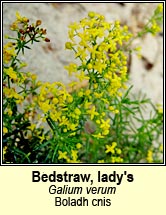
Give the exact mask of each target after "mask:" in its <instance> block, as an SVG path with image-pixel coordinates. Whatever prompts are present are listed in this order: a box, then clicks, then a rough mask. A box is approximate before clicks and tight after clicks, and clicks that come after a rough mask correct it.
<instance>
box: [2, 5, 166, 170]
mask: <svg viewBox="0 0 166 215" xmlns="http://www.w3.org/2000/svg"><path fill="white" fill-rule="evenodd" d="M3 3H157V4H159V3H163V110H164V112H163V120H164V121H163V143H164V144H163V163H160V164H155V163H153V164H145V163H131V164H130V163H129V164H127V163H125V164H108V163H104V164H96V163H94V164H93V163H92V164H89V163H88V164H86V163H83V164H82V163H81V164H70V163H69V164H3V162H2V161H3V159H2V158H3V150H2V148H3V147H2V133H3V129H2V128H3V121H2V119H3V116H2V104H3V101H2V92H3V87H2V86H3V84H2V75H1V85H0V86H1V88H0V89H1V124H0V127H1V136H0V137H1V146H0V149H1V153H0V166H166V164H165V160H166V159H165V156H166V155H165V150H166V149H165V49H164V48H165V1H48V2H47V1H40V2H38V1H1V29H2V30H1V56H3V55H2V53H3ZM2 65H3V61H2V57H1V72H2Z"/></svg>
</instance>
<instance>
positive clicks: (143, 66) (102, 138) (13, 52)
mask: <svg viewBox="0 0 166 215" xmlns="http://www.w3.org/2000/svg"><path fill="white" fill-rule="evenodd" d="M163 10H164V3H163V2H162V3H161V2H140V3H139V2H107V3H106V2H82V1H81V2H75V1H74V2H56V1H52V2H43V1H42V2H37V1H34V2H33V1H29V2H28V1H27V2H19V1H18V2H3V3H2V15H1V17H2V19H1V26H2V31H1V32H2V33H1V34H2V41H1V43H2V47H3V48H2V53H1V58H2V60H1V62H2V68H1V71H2V72H1V82H2V83H1V92H2V93H1V99H2V100H1V103H2V105H1V125H2V127H3V129H2V141H1V165H5V166H6V165H11V166H12V165H16V164H18V165H32V164H33V165H44V164H46V165H53V164H57V165H62V164H66V165H68V164H69V165H74V164H75V165H78V164H80V165H84V164H90V165H93V164H96V165H128V164H129V165H143V164H144V165H151V164H152V165H154V164H156V165H162V164H163V163H164V156H165V152H164V149H165V146H164V111H163V110H164V92H165V90H164V87H165V86H164V42H163V39H164V36H165V35H164V34H165V33H164V25H163V15H164V12H163Z"/></svg>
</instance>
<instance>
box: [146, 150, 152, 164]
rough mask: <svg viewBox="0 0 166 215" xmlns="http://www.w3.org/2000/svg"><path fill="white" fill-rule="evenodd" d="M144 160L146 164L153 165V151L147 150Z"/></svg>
mask: <svg viewBox="0 0 166 215" xmlns="http://www.w3.org/2000/svg"><path fill="white" fill-rule="evenodd" d="M146 160H147V162H148V163H153V151H152V150H151V149H149V150H148V153H147V157H146Z"/></svg>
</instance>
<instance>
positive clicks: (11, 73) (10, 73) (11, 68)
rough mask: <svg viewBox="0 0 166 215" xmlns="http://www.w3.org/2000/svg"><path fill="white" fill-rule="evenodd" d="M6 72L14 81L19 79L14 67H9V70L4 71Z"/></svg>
mask: <svg viewBox="0 0 166 215" xmlns="http://www.w3.org/2000/svg"><path fill="white" fill-rule="evenodd" d="M4 72H5V73H6V74H7V75H8V76H9V77H10V78H11V79H13V80H16V79H17V74H16V72H15V71H14V70H13V67H9V68H7V69H4Z"/></svg>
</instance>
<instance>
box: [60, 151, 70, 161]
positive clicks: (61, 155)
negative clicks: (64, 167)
mask: <svg viewBox="0 0 166 215" xmlns="http://www.w3.org/2000/svg"><path fill="white" fill-rule="evenodd" d="M58 154H59V157H58V160H61V159H65V160H67V159H68V157H67V152H62V151H58Z"/></svg>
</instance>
